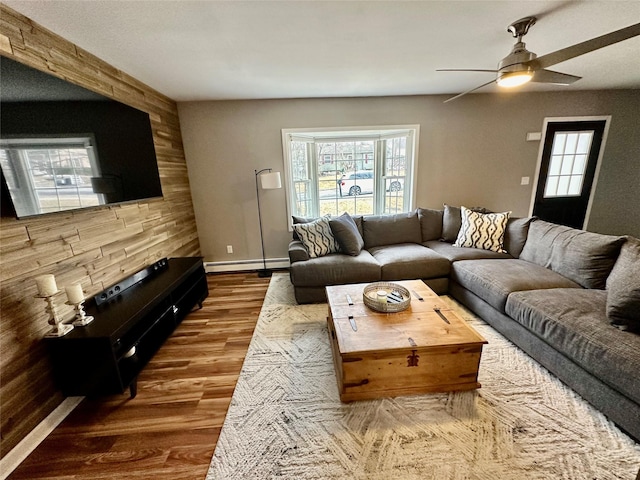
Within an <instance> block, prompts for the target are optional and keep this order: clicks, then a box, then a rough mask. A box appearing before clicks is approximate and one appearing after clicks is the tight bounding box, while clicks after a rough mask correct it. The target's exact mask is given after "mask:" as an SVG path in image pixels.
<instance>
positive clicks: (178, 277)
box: [45, 257, 209, 398]
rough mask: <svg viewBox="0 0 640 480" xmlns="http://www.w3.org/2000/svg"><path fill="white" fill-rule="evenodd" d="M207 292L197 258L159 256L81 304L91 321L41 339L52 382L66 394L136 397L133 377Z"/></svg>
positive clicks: (200, 302)
mask: <svg viewBox="0 0 640 480" xmlns="http://www.w3.org/2000/svg"><path fill="white" fill-rule="evenodd" d="M208 294H209V289H208V287H207V278H206V274H205V271H204V267H203V265H202V259H201V258H200V257H187V258H170V259H168V260H167V259H166V258H165V259H162V260H160V261H158V262H156V263H154V264H153V265H151V266H150V267H147V268H145V269H144V270H141V271H140V272H138V273H136V274H134V275H132V276H131V277H128V278H126V279H124V280H122V281H120V282H119V283H118V284H116V285H112V286H111V287H109V288H107V289H105V290H104V291H102V292H100V293H99V294H98V295H96V296H95V297H94V298H93V299H90V300H88V301H87V303H86V304H85V311H86V313H87V315H92V316H93V317H95V320H94V321H93V322H91V323H90V324H89V325H87V326H85V327H75V328H74V329H73V330H72V331H71V332H69V333H68V334H67V335H65V336H64V337H59V338H47V339H45V340H46V341H47V343H48V347H49V351H50V353H51V358H52V361H53V368H54V372H55V376H56V381H57V383H58V386H59V387H60V388H61V390H62V392H63V393H64V394H65V395H68V396H77V395H89V396H93V395H103V394H114V393H123V392H124V391H125V390H126V389H127V388H129V389H130V393H131V397H132V398H133V397H135V396H136V393H137V392H136V390H137V388H136V386H137V383H136V381H137V377H138V374H139V373H140V371H141V370H142V369H143V368H144V366H145V365H146V364H147V362H148V361H149V360H150V359H151V357H153V355H154V354H155V353H156V351H157V350H158V349H159V348H160V346H161V345H162V344H163V343H164V341H165V340H166V339H167V338H168V337H169V336H170V335H171V333H172V332H173V330H174V329H175V328H176V327H177V326H178V325H179V324H180V322H181V321H182V319H183V318H184V317H185V316H186V315H187V314H188V313H189V312H190V311H191V310H192V309H193V307H194V306H195V305H199V306H200V308H202V302H203V301H204V299H205V298H207V295H208Z"/></svg>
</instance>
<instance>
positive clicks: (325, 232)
mask: <svg viewBox="0 0 640 480" xmlns="http://www.w3.org/2000/svg"><path fill="white" fill-rule="evenodd" d="M293 231H294V232H295V233H296V234H297V235H298V238H300V241H301V242H302V244H303V245H304V248H306V249H307V252H309V257H310V258H316V257H322V256H323V255H326V254H328V253H335V252H339V251H340V246H339V245H338V242H337V241H336V239H335V237H334V236H333V233H332V232H331V227H330V226H329V216H326V217H321V218H319V219H317V220H315V221H313V222H310V223H298V224H294V225H293Z"/></svg>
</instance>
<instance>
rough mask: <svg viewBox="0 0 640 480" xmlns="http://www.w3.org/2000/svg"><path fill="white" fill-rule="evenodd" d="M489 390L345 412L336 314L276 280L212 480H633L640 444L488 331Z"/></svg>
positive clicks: (483, 373) (477, 324)
mask: <svg viewBox="0 0 640 480" xmlns="http://www.w3.org/2000/svg"><path fill="white" fill-rule="evenodd" d="M445 299H446V300H447V301H448V302H450V303H451V304H452V305H455V306H456V309H457V310H458V312H459V313H460V315H461V316H462V317H463V318H464V319H465V320H467V321H468V322H469V323H470V324H472V325H473V327H474V328H475V329H476V330H478V331H479V332H480V334H482V335H483V336H484V337H485V338H486V339H487V340H488V341H489V344H488V345H485V348H484V350H483V354H482V361H481V364H480V378H479V380H480V382H481V383H482V388H481V389H479V390H477V391H468V392H457V393H442V394H429V395H417V396H407V397H398V398H392V399H381V400H368V401H361V402H353V403H350V404H343V403H341V402H340V400H339V397H338V389H337V385H336V379H335V373H334V370H333V364H332V360H331V350H330V346H329V340H328V335H327V327H326V316H327V306H326V304H322V305H296V303H295V300H294V298H293V288H292V286H291V284H290V282H289V277H288V275H286V274H276V275H274V276H273V278H272V280H271V284H270V286H269V290H268V292H267V296H266V299H265V303H264V306H263V308H262V312H261V314H260V318H259V320H258V324H257V326H256V331H255V334H254V336H253V339H252V341H251V345H250V347H249V351H248V354H247V358H246V360H245V362H244V366H243V368H242V373H241V375H240V379H239V381H238V384H237V386H236V390H235V392H234V394H233V399H232V401H231V406H230V408H229V412H228V414H227V417H226V420H225V423H224V426H223V429H222V432H221V435H220V439H219V441H218V444H217V447H216V450H215V452H214V455H213V458H212V461H211V466H210V468H209V472H208V474H207V480H213V479H216V480H218V479H220V480H223V479H224V480H233V479H242V480H248V479H260V480H262V479H297V480H303V479H356V480H365V479H366V480H390V479H402V480H410V479H420V480H425V479H437V480H446V479H452V480H453V479H455V480H462V479H487V480H503V479H514V480H515V479H517V480H523V479H540V480H542V479H544V480H549V479H564V480H571V479H598V480H605V479H624V480H633V479H634V478H635V477H636V474H637V472H638V467H639V466H640V445H638V444H636V443H635V442H633V441H632V440H631V439H630V438H629V437H628V436H626V435H624V434H623V433H621V432H620V430H618V429H617V428H616V427H615V426H614V425H613V424H611V423H610V422H608V421H607V420H606V418H605V417H604V416H603V415H602V414H600V413H598V412H597V411H596V410H594V409H593V408H592V407H590V406H589V405H588V404H587V403H586V402H585V401H583V400H582V399H581V398H580V397H578V396H577V395H576V394H574V393H573V392H572V391H571V390H570V389H568V388H567V387H565V386H564V385H563V384H562V383H561V382H560V381H558V380H557V379H556V378H555V377H553V376H552V375H551V374H549V373H548V372H547V371H546V370H545V369H544V368H542V367H540V366H539V365H538V364H537V363H536V362H535V361H533V360H532V359H531V358H530V357H529V356H527V355H526V354H524V353H523V352H521V351H520V350H518V349H517V348H516V347H514V346H513V345H512V344H511V343H509V342H508V341H507V340H505V339H504V337H502V336H501V335H499V334H498V333H497V332H495V331H494V330H493V329H492V328H491V327H489V326H488V325H487V324H486V323H484V322H483V321H481V320H479V319H478V318H476V317H474V316H473V315H472V314H471V313H469V312H468V311H466V310H464V309H463V308H462V307H460V306H459V305H457V304H456V303H455V302H454V301H453V300H451V299H449V298H447V297H445Z"/></svg>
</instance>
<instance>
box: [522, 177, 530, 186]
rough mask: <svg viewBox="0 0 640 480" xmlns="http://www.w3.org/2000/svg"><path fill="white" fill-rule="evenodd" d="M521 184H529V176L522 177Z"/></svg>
mask: <svg viewBox="0 0 640 480" xmlns="http://www.w3.org/2000/svg"><path fill="white" fill-rule="evenodd" d="M520 185H529V177H522V178H521V179H520Z"/></svg>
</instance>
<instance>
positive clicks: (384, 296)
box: [376, 290, 387, 303]
mask: <svg viewBox="0 0 640 480" xmlns="http://www.w3.org/2000/svg"><path fill="white" fill-rule="evenodd" d="M376 295H377V297H378V301H379V302H380V303H387V292H386V291H385V290H378V291H377V292H376Z"/></svg>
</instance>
